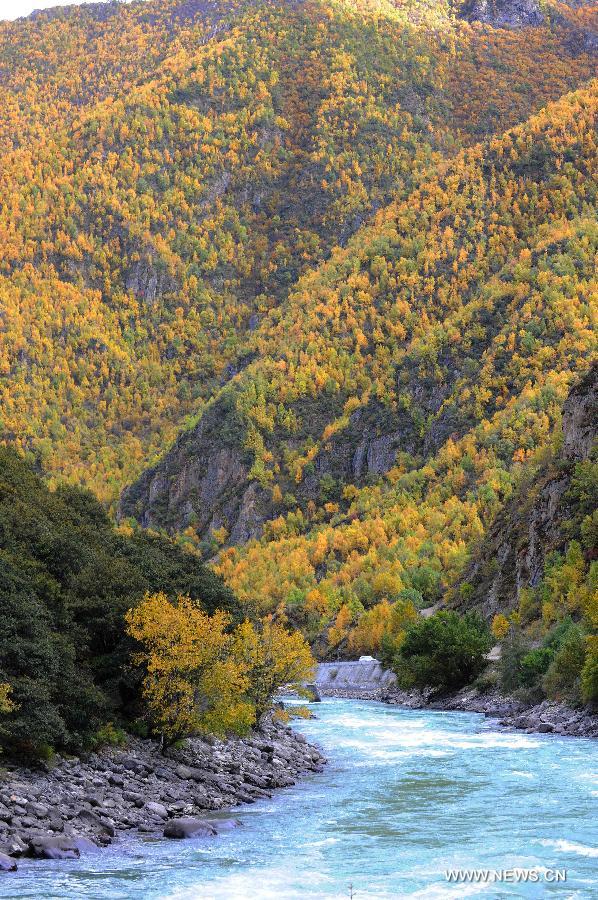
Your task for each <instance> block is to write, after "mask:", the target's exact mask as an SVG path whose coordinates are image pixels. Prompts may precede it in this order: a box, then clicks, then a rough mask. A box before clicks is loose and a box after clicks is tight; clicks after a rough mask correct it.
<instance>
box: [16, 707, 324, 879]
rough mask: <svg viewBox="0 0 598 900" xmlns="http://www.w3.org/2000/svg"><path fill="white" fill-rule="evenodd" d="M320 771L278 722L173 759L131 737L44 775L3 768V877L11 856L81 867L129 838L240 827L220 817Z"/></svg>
mask: <svg viewBox="0 0 598 900" xmlns="http://www.w3.org/2000/svg"><path fill="white" fill-rule="evenodd" d="M323 764H324V758H323V756H322V754H321V753H320V752H319V750H318V749H317V748H315V747H313V746H311V745H310V744H308V743H307V742H306V741H305V738H304V737H303V736H302V735H301V734H299V733H296V732H294V731H293V730H292V729H291V728H289V727H287V726H284V725H280V724H275V723H273V722H266V723H265V724H264V725H263V726H262V727H261V728H260V729H259V730H258V731H256V732H255V733H253V734H252V735H251V736H249V737H247V738H237V739H231V740H229V741H218V740H208V739H206V740H202V739H200V738H193V739H189V740H187V741H186V742H185V745H184V747H183V748H182V749H177V750H174V749H173V750H171V751H168V753H167V755H162V754H161V753H160V751H159V748H158V746H157V744H156V743H155V742H153V741H147V740H145V741H144V740H139V739H134V738H130V739H129V742H128V744H127V746H126V747H124V748H122V749H114V748H113V749H107V750H105V751H103V752H101V753H97V754H96V753H92V754H90V755H89V756H88V757H87V758H82V759H58V760H57V761H56V763H55V764H53V765H52V766H47V767H46V770H45V771H34V770H31V769H24V768H20V767H17V766H14V765H12V766H11V765H8V764H5V768H4V769H3V771H2V774H1V775H0V854H3V856H0V869H3V868H6V865H3V862H2V860H3V859H6V858H7V857H8V858H9V859H12V858H13V857H18V856H28V857H33V858H37V859H39V858H44V859H75V858H78V857H79V856H80V855H84V854H86V853H89V852H91V851H92V850H94V849H97V847H98V846H103V845H105V844H109V843H110V842H111V841H112V839H113V838H114V837H118V836H119V835H120V834H121V833H123V832H127V831H138V832H142V833H144V832H145V833H156V834H160V835H165V836H166V837H171V838H185V837H199V836H202V835H204V836H213V835H215V834H217V833H219V832H220V831H222V830H228V829H229V828H231V827H234V825H236V824H237V822H236V820H235V819H231V818H230V817H226V818H222V819H220V818H219V817H218V812H219V811H220V810H225V809H227V808H229V807H232V806H238V805H239V804H242V803H253V802H254V801H255V800H258V799H260V798H262V797H269V796H271V793H272V791H273V790H275V789H276V788H280V787H286V786H288V785H291V784H294V783H295V781H296V779H297V778H299V777H301V776H302V775H305V774H307V773H310V772H319V771H321V768H322V766H323ZM208 812H209V813H211V816H210V817H209V818H208V817H206V813H208ZM214 813H216V817H214Z"/></svg>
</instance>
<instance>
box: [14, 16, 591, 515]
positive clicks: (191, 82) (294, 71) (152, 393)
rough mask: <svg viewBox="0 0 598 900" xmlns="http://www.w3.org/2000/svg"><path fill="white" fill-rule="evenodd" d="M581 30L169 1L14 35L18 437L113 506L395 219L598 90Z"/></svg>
mask: <svg viewBox="0 0 598 900" xmlns="http://www.w3.org/2000/svg"><path fill="white" fill-rule="evenodd" d="M562 16H563V17H564V18H561V19H560V20H559V22H558V23H556V24H555V22H553V21H552V19H551V18H550V17H548V16H546V17H544V18H543V20H542V22H541V23H540V24H539V25H538V26H535V27H534V28H533V29H530V28H524V29H519V30H507V29H494V28H492V27H491V26H488V25H486V24H480V23H475V22H474V23H473V24H469V23H466V22H464V21H463V20H462V19H461V18H459V16H458V15H456V11H455V10H453V9H452V8H451V6H450V5H449V4H448V3H447V4H443V3H441V4H437V3H430V4H415V3H411V2H407V3H404V4H397V5H391V4H388V3H385V2H379V3H357V4H352V3H346V2H342V3H336V2H334V3H322V2H308V3H305V4H288V3H284V2H272V3H267V2H262V0H260V2H257V3H235V4H233V3H205V2H203V0H202V2H199V0H185V2H180V0H168V2H166V3H157V2H153V0H151V2H149V3H132V4H130V5H128V4H127V5H121V4H114V5H112V4H109V5H108V6H97V7H93V6H92V7H90V8H89V9H86V8H81V9H68V10H62V11H54V12H52V13H45V14H39V15H38V16H36V17H35V18H33V19H31V20H25V21H21V22H17V23H3V24H2V25H1V26H0V144H1V146H2V147H3V149H4V151H5V153H4V159H3V169H2V173H1V175H0V196H1V197H2V202H1V203H0V235H1V237H2V241H1V248H0V297H1V298H2V305H3V310H4V314H3V320H2V343H1V346H0V405H1V408H2V416H1V419H2V426H1V427H2V438H3V439H4V440H6V441H9V442H12V443H16V444H17V445H18V446H19V447H21V448H22V449H23V450H25V451H27V452H29V453H31V454H32V456H33V457H34V458H35V459H36V461H37V462H38V463H39V464H40V466H42V467H43V468H44V469H45V470H46V471H47V472H49V473H50V475H53V476H61V477H67V478H68V479H70V480H72V481H77V482H83V483H85V484H87V485H89V486H91V487H93V488H94V489H95V490H96V491H97V492H98V493H99V494H100V496H101V497H102V498H103V499H104V500H106V501H108V502H110V501H113V500H114V499H115V498H116V496H117V494H118V492H119V490H120V489H121V488H122V487H123V485H124V484H126V483H127V482H129V481H131V480H132V479H133V478H134V477H135V476H136V475H137V474H138V473H139V472H140V471H141V470H142V469H143V467H144V466H145V465H147V464H148V463H149V462H151V461H153V460H155V458H156V457H157V456H158V455H159V454H160V453H161V452H162V451H164V450H165V449H166V448H167V447H168V446H169V445H170V443H171V442H172V440H173V439H174V438H175V436H176V434H177V433H178V431H179V429H180V428H181V426H182V425H184V424H185V423H187V424H188V423H189V417H191V416H197V415H198V414H199V413H200V412H201V409H202V405H203V403H204V402H205V401H206V400H209V399H210V398H211V397H212V396H214V395H217V394H218V391H219V389H220V386H221V385H222V384H223V383H224V382H226V381H228V380H229V379H230V378H231V377H234V375H235V373H237V372H239V371H241V370H243V369H244V367H246V366H247V364H248V363H249V362H250V361H251V360H252V359H253V358H254V355H255V354H256V353H257V352H260V347H261V344H260V341H261V340H262V338H261V337H260V335H261V334H262V331H263V340H264V341H265V342H266V346H268V345H269V342H270V341H271V336H270V329H271V319H270V311H271V310H273V309H277V308H278V307H280V306H281V304H283V305H284V304H285V303H286V300H287V297H288V294H289V291H290V290H291V289H292V287H293V286H294V285H295V284H296V282H297V279H298V278H300V277H301V276H302V275H304V274H305V273H306V272H307V271H309V269H310V268H311V267H314V266H317V265H318V264H319V263H320V262H321V261H322V260H323V259H325V258H327V257H328V256H329V254H330V252H331V251H332V250H333V248H334V247H335V246H336V245H343V244H345V243H346V241H347V240H348V238H349V236H350V235H351V234H352V233H353V232H354V231H355V230H356V229H358V228H359V226H360V225H361V224H362V222H363V221H364V219H366V218H367V217H368V216H369V215H370V214H371V212H372V211H373V210H376V209H377V208H381V207H384V206H385V205H386V204H387V203H388V202H389V201H390V200H391V199H392V198H393V197H399V198H402V197H405V196H407V195H409V193H410V192H411V191H413V189H414V188H415V187H416V185H417V184H418V182H419V180H420V179H421V178H422V177H423V175H424V173H425V172H426V171H427V170H428V169H429V168H430V167H433V166H435V165H436V164H438V163H439V162H440V160H441V157H442V156H446V155H452V154H453V153H454V152H455V151H456V150H458V149H459V147H460V146H462V145H464V144H470V143H472V142H474V141H475V140H477V139H479V138H480V137H482V136H484V135H487V134H491V133H493V132H494V131H497V130H502V129H503V128H504V127H507V126H508V125H511V124H514V123H515V122H516V121H518V120H519V119H521V118H525V117H527V116H528V115H529V114H530V112H532V111H533V110H535V109H537V108H538V107H539V106H540V105H542V104H543V103H545V102H546V101H547V100H548V99H550V98H555V97H557V96H558V95H559V94H561V93H563V92H564V91H566V90H568V89H570V88H572V87H575V86H576V85H577V84H579V83H580V81H582V80H583V79H585V78H587V77H588V76H589V75H590V74H591V73H592V72H593V71H594V67H595V58H594V57H593V56H592V51H591V47H589V46H588V47H587V48H586V47H584V46H582V45H577V44H575V45H574V44H572V43H571V35H572V34H574V33H577V32H578V31H579V30H580V28H581V25H580V24H579V22H581V21H582V19H583V21H584V23H585V24H584V28H586V30H588V29H589V30H591V28H592V27H593V25H592V22H593V19H592V17H591V11H590V12H588V10H587V9H585V8H582V10H578V11H567V14H566V16H565V14H564V13H563V14H562ZM578 20H579V21H578ZM586 20H587V21H586ZM563 22H565V25H564V24H563ZM490 86H492V87H491V89H490ZM281 308H282V307H281ZM274 318H275V317H273V320H274Z"/></svg>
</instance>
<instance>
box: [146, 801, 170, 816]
mask: <svg viewBox="0 0 598 900" xmlns="http://www.w3.org/2000/svg"><path fill="white" fill-rule="evenodd" d="M145 809H146V810H147V811H148V812H150V813H153V814H154V815H155V816H159V817H160V818H161V819H167V818H168V810H167V809H166V807H165V806H163V805H162V804H161V803H155V802H154V801H153V800H150V802H149V803H146V804H145Z"/></svg>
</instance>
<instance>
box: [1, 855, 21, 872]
mask: <svg viewBox="0 0 598 900" xmlns="http://www.w3.org/2000/svg"><path fill="white" fill-rule="evenodd" d="M16 871H17V864H16V862H15V861H14V859H11V857H10V856H7V855H6V853H0V872H16Z"/></svg>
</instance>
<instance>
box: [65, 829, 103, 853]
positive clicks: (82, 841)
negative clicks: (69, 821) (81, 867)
mask: <svg viewBox="0 0 598 900" xmlns="http://www.w3.org/2000/svg"><path fill="white" fill-rule="evenodd" d="M72 841H73V844H74V845H75V847H76V848H77V850H78V851H79V853H98V852H99V849H100V848H99V847H98V845H97V844H94V842H93V841H90V840H89V838H86V837H84V836H83V835H82V834H75V835H74V836H73V838H72Z"/></svg>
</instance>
